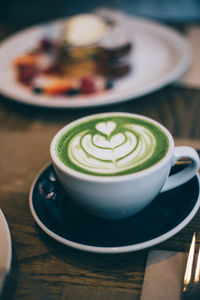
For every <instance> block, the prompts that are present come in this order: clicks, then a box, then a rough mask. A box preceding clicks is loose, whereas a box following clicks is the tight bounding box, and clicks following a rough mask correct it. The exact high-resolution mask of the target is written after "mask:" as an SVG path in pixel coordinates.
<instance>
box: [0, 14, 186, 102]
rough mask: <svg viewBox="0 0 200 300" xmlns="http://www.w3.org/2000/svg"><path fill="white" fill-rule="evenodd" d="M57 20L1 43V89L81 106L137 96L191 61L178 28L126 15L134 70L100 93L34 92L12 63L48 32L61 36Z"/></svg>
mask: <svg viewBox="0 0 200 300" xmlns="http://www.w3.org/2000/svg"><path fill="white" fill-rule="evenodd" d="M65 21H66V20H63V19H62V20H58V21H55V22H52V23H49V24H44V25H39V26H35V27H31V28H29V29H27V30H24V31H22V32H20V33H18V34H15V35H14V36H12V37H10V38H8V39H7V40H5V41H4V42H3V43H2V44H1V46H0V70H1V72H0V92H1V93H2V94H4V95H6V96H7V97H9V98H12V99H14V100H16V101H18V102H22V103H26V104H32V105H36V106H44V107H55V108H59V107H61V108H78V107H94V106H101V105H108V104H112V103H117V102H121V101H126V100H128V99H136V98H137V97H139V96H142V95H145V94H148V93H150V92H153V91H155V90H158V89H160V88H161V87H163V86H165V85H167V84H169V83H171V82H173V81H175V80H176V79H178V78H180V77H181V76H182V75H183V74H184V73H185V72H186V70H187V69H188V67H189V65H190V63H191V49H190V46H189V44H188V42H187V40H186V39H185V37H184V36H182V35H181V34H179V33H177V32H176V31H174V30H172V29H170V28H168V27H166V26H164V25H161V24H158V23H155V22H152V21H148V20H145V19H141V18H131V17H128V16H126V17H124V20H123V24H124V25H125V26H126V29H127V31H128V35H129V38H130V41H131V42H132V43H133V52H132V62H131V63H132V72H131V73H129V75H127V76H125V77H123V79H120V80H118V81H117V82H116V84H115V87H114V88H113V89H112V90H110V91H106V92H105V93H103V94H101V95H92V96H77V97H67V96H65V97H64V96H63V97H56V98H53V97H48V96H44V95H35V94H33V93H32V92H31V91H29V90H27V89H26V88H24V87H23V86H22V85H20V84H19V83H17V82H16V79H15V72H14V68H13V66H12V62H13V60H14V59H15V58H16V56H18V55H20V54H22V53H24V52H26V51H27V50H29V49H32V48H34V47H35V45H36V44H37V42H38V41H39V40H40V39H41V38H42V37H44V35H45V33H46V32H47V31H48V34H50V35H52V36H53V37H58V36H59V34H60V31H61V28H62V24H63V22H65Z"/></svg>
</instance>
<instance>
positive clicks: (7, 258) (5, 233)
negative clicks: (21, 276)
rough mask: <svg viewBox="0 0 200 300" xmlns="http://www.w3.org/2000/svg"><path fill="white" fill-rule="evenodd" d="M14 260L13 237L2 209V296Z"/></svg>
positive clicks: (0, 282) (0, 213)
mask: <svg viewBox="0 0 200 300" xmlns="http://www.w3.org/2000/svg"><path fill="white" fill-rule="evenodd" d="M11 258H12V245H11V237H10V231H9V227H8V224H7V222H6V218H5V216H4V214H3V212H2V210H1V209H0V296H1V290H2V287H3V283H4V280H5V277H6V275H7V274H8V273H9V271H10V265H11Z"/></svg>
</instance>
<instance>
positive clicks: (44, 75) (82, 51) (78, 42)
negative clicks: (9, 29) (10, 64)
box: [14, 13, 132, 97]
mask: <svg viewBox="0 0 200 300" xmlns="http://www.w3.org/2000/svg"><path fill="white" fill-rule="evenodd" d="M131 50H132V44H131V43H130V42H129V39H128V37H127V36H126V32H125V30H124V29H123V28H122V27H121V26H120V24H118V25H115V24H112V25H111V24H109V23H108V22H107V20H104V19H103V18H102V17H99V16H98V15H95V14H92V13H91V14H80V15H77V16H74V17H71V18H69V19H68V20H67V21H66V22H65V23H64V25H63V28H62V33H61V35H60V36H59V37H58V39H57V40H55V39H53V38H52V39H51V38H46V37H45V36H44V37H43V38H42V39H40V40H39V41H38V42H37V44H36V45H35V47H34V48H33V49H31V50H30V51H29V52H28V51H27V52H26V53H23V54H21V55H20V56H18V57H16V59H15V61H14V66H15V70H16V73H17V80H18V82H20V83H21V84H23V85H24V86H25V87H27V88H28V89H31V90H32V92H33V93H35V94H45V95H48V96H51V95H52V96H56V95H64V96H73V97H74V96H77V95H90V94H91V95H92V94H98V93H103V92H105V91H106V90H109V89H112V88H113V86H114V84H115V80H116V79H118V78H120V77H121V76H124V75H126V74H128V73H129V71H130V69H131V63H130V57H131Z"/></svg>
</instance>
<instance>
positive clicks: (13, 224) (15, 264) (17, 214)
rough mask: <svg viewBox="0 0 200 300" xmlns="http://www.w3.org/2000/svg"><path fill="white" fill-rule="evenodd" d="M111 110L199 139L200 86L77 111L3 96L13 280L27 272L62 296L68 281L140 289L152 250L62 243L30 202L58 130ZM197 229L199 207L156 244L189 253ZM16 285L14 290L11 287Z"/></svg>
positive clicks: (0, 132)
mask: <svg viewBox="0 0 200 300" xmlns="http://www.w3.org/2000/svg"><path fill="white" fill-rule="evenodd" d="M108 111H122V112H132V113H139V114H143V115H146V116H148V117H151V118H154V119H155V120H157V121H159V122H161V123H162V124H163V125H164V126H166V127H167V128H168V129H169V130H170V131H171V133H172V135H173V136H174V137H175V138H177V139H178V140H177V144H185V143H187V144H188V145H191V140H195V141H194V143H193V144H192V145H194V146H195V147H199V145H200V143H199V141H200V117H199V116H200V91H199V90H194V89H186V88H183V87H177V86H175V85H170V86H167V87H165V88H163V89H161V90H160V91H157V92H154V93H152V94H150V95H147V96H144V97H141V98H139V99H137V100H133V101H128V102H123V103H121V104H116V105H112V106H107V107H104V108H98V109H97V108H95V109H79V110H64V109H58V110H56V109H54V110H53V109H43V108H36V107H31V106H28V105H23V104H19V103H16V102H15V101H12V100H9V99H7V98H5V97H3V96H1V98H0V139H1V144H0V170H1V171H0V207H1V208H2V210H3V212H4V214H5V216H6V218H7V221H8V224H9V227H10V231H11V236H12V243H13V260H12V270H11V274H16V280H15V283H16V281H17V278H18V277H19V276H22V278H23V276H24V278H26V276H28V278H29V276H30V278H31V279H30V281H31V282H32V281H33V282H34V281H35V282H36V289H38V290H43V289H45V290H46V289H47V290H48V291H49V293H50V295H51V296H52V297H53V298H55V299H59V298H60V296H61V295H62V293H63V290H64V288H65V286H66V285H67V284H68V285H69V284H70V285H76V284H78V285H82V286H91V287H104V288H111V289H113V290H120V291H138V292H139V291H140V290H141V286H142V282H143V276H144V270H145V263H146V258H147V253H148V249H147V250H143V251H138V252H132V253H127V254H115V255H104V254H93V253H87V252H81V251H78V250H75V249H72V248H70V247H67V246H63V245H61V244H59V243H57V242H56V241H54V240H53V239H51V238H50V237H48V236H47V235H46V234H45V233H43V232H42V231H41V230H40V229H39V228H38V226H37V225H36V224H35V222H34V220H33V218H32V216H31V213H30V210H29V205H28V197H29V190H30V186H31V184H32V182H33V180H34V178H35V176H36V174H37V173H38V172H39V170H40V169H41V168H42V167H43V166H44V165H45V164H46V163H48V162H49V161H50V155H49V145H50V142H51V139H52V137H53V136H54V134H55V133H56V132H57V131H58V129H60V128H61V127H62V126H64V125H65V124H67V123H69V122H70V121H73V120H75V119H77V118H79V117H82V116H86V115H89V114H92V113H99V112H108ZM199 229H200V213H199V212H198V213H197V214H196V216H195V217H194V219H193V220H192V221H191V222H190V224H188V225H187V226H186V227H185V228H184V229H183V230H181V232H179V233H178V234H176V235H175V236H174V237H172V238H170V239H169V240H167V241H165V242H163V243H161V244H160V245H157V246H155V247H154V248H155V249H164V250H174V251H187V250H188V247H189V243H190V241H191V236H192V233H193V231H195V230H197V231H198V230H199ZM136 230H137V229H136ZM30 281H29V280H28V281H27V284H26V283H25V284H24V285H23V287H22V288H21V290H20V291H19V296H18V299H20V297H21V299H24V298H23V293H25V291H27V292H28V293H31V292H30V290H29V288H30ZM11 290H12V294H15V293H16V291H15V288H14V285H13V286H12V288H11V289H10V292H11ZM20 295H21V296H20ZM9 297H10V299H11V296H9ZM7 299H9V298H8V297H7ZM27 299H29V298H27ZM30 299H31V298H30ZM38 299H39V298H38Z"/></svg>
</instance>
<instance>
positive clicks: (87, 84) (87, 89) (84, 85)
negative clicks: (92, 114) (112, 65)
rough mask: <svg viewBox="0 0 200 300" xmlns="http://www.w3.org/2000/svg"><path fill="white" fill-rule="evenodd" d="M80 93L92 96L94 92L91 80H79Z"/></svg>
mask: <svg viewBox="0 0 200 300" xmlns="http://www.w3.org/2000/svg"><path fill="white" fill-rule="evenodd" d="M80 89H81V92H82V94H93V93H95V92H96V86H95V82H94V80H93V79H92V78H88V77H84V78H82V80H81V87H80Z"/></svg>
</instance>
